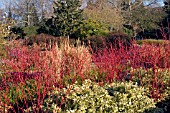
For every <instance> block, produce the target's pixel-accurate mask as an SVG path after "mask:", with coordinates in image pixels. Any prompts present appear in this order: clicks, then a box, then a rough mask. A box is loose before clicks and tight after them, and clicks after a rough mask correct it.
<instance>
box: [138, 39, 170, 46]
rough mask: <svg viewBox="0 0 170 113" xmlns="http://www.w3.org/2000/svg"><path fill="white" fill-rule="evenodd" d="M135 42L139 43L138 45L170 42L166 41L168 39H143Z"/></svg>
mask: <svg viewBox="0 0 170 113" xmlns="http://www.w3.org/2000/svg"><path fill="white" fill-rule="evenodd" d="M136 43H137V44H139V45H142V44H150V45H152V44H153V45H165V44H170V41H168V40H155V39H145V40H137V41H136Z"/></svg>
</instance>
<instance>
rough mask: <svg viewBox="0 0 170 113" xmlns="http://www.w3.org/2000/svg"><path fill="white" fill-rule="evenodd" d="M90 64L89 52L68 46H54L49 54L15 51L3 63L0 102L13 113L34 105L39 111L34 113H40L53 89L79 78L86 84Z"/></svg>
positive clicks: (64, 44) (34, 49)
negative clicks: (48, 93) (84, 80)
mask: <svg viewBox="0 0 170 113" xmlns="http://www.w3.org/2000/svg"><path fill="white" fill-rule="evenodd" d="M91 62H92V60H91V54H90V52H89V51H88V48H86V47H84V46H77V47H74V46H72V45H70V44H69V43H68V42H65V43H63V44H62V45H61V46H60V47H58V45H55V47H54V48H52V49H51V50H50V51H41V48H40V47H37V46H35V47H33V48H31V49H30V48H29V47H25V46H23V47H18V48H17V47H16V48H12V49H10V50H8V57H6V58H4V59H3V62H1V63H2V67H1V72H3V74H2V76H1V77H0V81H1V83H0V92H2V96H1V97H0V102H2V105H4V104H5V105H4V106H6V105H7V106H11V109H10V111H11V112H23V109H25V108H27V107H28V106H32V105H37V106H38V108H39V109H33V112H39V110H40V109H41V107H40V106H41V103H42V101H43V99H44V98H45V97H46V94H47V92H48V91H50V90H52V89H53V86H56V87H60V88H62V87H64V86H65V85H67V83H73V82H74V81H75V80H76V79H77V77H78V78H79V79H80V81H81V80H83V79H84V78H85V77H84V73H87V72H88V71H89V70H90V69H89V68H90V65H91ZM30 81H33V82H30ZM68 81H69V82H68Z"/></svg>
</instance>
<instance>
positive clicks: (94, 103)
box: [42, 80, 155, 113]
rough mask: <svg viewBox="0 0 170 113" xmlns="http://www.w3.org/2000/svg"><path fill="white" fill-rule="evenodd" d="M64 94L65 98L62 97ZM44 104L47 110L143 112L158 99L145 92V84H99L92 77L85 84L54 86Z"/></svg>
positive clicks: (104, 112)
mask: <svg viewBox="0 0 170 113" xmlns="http://www.w3.org/2000/svg"><path fill="white" fill-rule="evenodd" d="M64 98H65V101H62V100H63V99H64ZM56 102H60V104H56ZM59 106H60V107H61V108H60V107H59ZM42 108H43V109H44V110H45V111H47V112H56V111H57V112H67V113H71V112H74V113H86V112H88V113H120V112H122V113H142V112H144V111H145V110H147V109H153V108H155V103H154V101H153V99H150V98H149V97H147V96H146V94H145V89H144V88H143V87H139V86H137V85H136V84H133V83H132V82H129V83H126V82H125V83H123V82H121V83H120V82H114V83H111V84H109V85H105V86H99V85H98V84H97V83H95V82H92V81H91V80H85V81H84V82H83V84H82V85H80V84H78V83H75V84H73V85H69V86H67V88H65V89H62V90H60V89H55V90H54V92H52V93H50V94H49V98H47V99H46V100H45V101H44V104H43V106H42ZM153 112H154V111H153Z"/></svg>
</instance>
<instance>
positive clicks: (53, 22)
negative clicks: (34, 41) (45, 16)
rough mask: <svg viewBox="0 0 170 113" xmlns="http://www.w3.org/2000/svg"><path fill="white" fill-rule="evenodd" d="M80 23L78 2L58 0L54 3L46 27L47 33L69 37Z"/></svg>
mask: <svg viewBox="0 0 170 113" xmlns="http://www.w3.org/2000/svg"><path fill="white" fill-rule="evenodd" d="M81 21H82V10H81V9H80V1H79V0H58V1H56V2H54V14H53V16H52V18H50V19H49V20H48V21H47V22H46V25H47V26H48V29H47V30H48V33H49V34H52V35H54V36H69V35H71V34H72V33H74V32H75V31H76V30H77V29H78V28H79V26H80V23H81Z"/></svg>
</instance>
